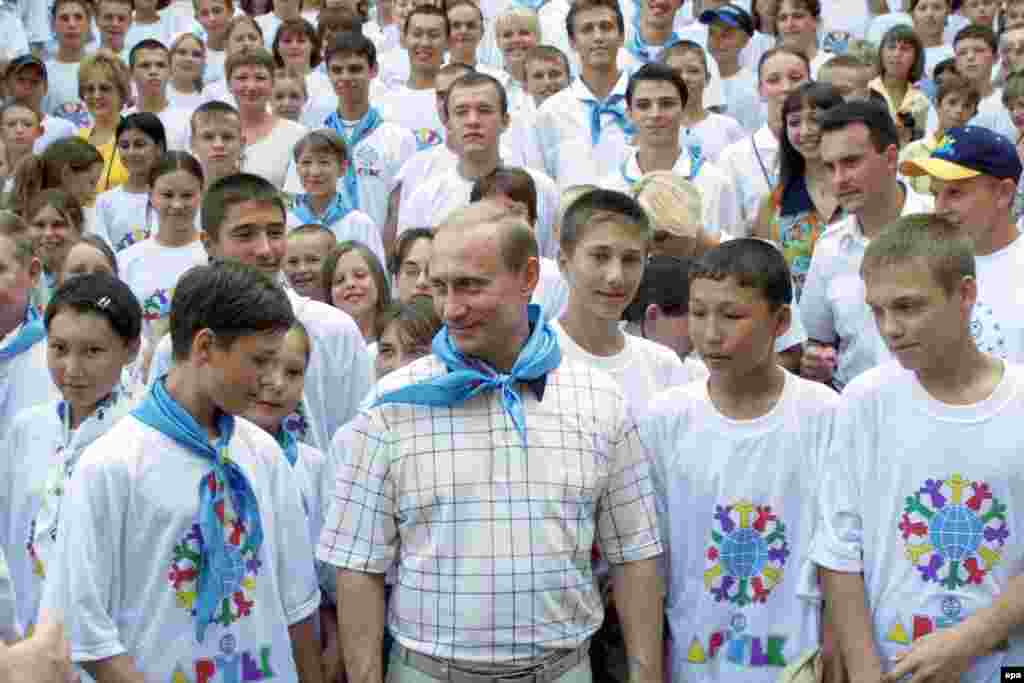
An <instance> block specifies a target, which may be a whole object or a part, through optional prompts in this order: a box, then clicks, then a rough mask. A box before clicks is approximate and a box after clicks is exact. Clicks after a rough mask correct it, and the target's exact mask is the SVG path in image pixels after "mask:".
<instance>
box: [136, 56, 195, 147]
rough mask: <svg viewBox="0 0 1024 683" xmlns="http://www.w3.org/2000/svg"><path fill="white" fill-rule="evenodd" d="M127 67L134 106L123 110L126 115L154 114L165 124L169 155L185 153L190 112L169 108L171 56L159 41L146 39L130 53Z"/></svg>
mask: <svg viewBox="0 0 1024 683" xmlns="http://www.w3.org/2000/svg"><path fill="white" fill-rule="evenodd" d="M128 65H129V67H130V68H131V74H132V84H133V85H134V86H135V92H136V94H137V99H136V102H135V106H134V107H132V108H131V109H128V110H126V111H125V115H128V114H132V113H135V112H140V111H148V112H150V113H152V114H156V116H158V117H159V118H160V122H161V123H162V124H164V134H165V135H166V137H167V149H168V151H176V150H185V149H186V148H187V147H188V137H189V129H188V128H189V123H188V117H189V114H191V113H192V112H189V111H186V110H184V109H177V108H172V107H171V103H170V101H169V100H168V99H167V83H168V80H169V79H170V77H171V53H170V52H169V51H168V50H167V48H166V47H164V45H163V43H161V42H160V41H158V40H153V39H151V38H147V39H145V40H141V41H139V42H138V43H137V44H136V45H135V47H133V48H132V49H131V52H130V53H129V56H128Z"/></svg>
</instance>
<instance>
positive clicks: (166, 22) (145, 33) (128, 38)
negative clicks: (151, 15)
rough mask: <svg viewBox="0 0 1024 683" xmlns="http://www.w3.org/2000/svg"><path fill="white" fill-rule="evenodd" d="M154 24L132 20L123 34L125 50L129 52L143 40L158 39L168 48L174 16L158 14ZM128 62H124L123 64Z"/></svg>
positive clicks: (171, 40)
mask: <svg viewBox="0 0 1024 683" xmlns="http://www.w3.org/2000/svg"><path fill="white" fill-rule="evenodd" d="M159 17H160V18H159V19H158V20H157V21H156V23H155V24H140V23H138V22H136V21H132V23H131V26H129V27H128V33H126V34H125V36H124V49H125V52H127V53H129V54H130V53H131V51H132V48H133V47H135V46H136V45H138V44H139V43H141V42H142V41H143V40H159V41H160V42H161V43H163V45H164V47H166V48H168V49H170V47H171V43H173V42H174V37H175V31H174V18H173V17H172V16H171V15H169V14H160V15H159ZM127 64H128V63H127V62H125V65H127Z"/></svg>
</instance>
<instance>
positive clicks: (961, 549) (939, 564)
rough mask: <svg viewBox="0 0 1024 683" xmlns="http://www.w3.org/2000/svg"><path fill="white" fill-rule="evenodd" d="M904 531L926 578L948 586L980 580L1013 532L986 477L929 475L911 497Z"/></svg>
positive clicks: (901, 524)
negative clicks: (975, 478) (933, 476)
mask: <svg viewBox="0 0 1024 683" xmlns="http://www.w3.org/2000/svg"><path fill="white" fill-rule="evenodd" d="M905 503H906V505H905V507H904V508H903V514H902V515H900V520H899V523H898V530H899V533H900V535H901V536H902V537H903V542H904V543H905V545H906V556H907V559H908V560H910V562H911V563H913V565H914V567H915V568H916V569H917V571H918V574H919V575H920V577H921V579H922V580H924V582H925V583H937V584H939V585H941V586H942V587H943V588H946V589H947V590H957V589H958V588H962V587H964V586H968V585H971V584H975V585H980V584H981V583H982V582H983V581H984V579H985V576H986V575H987V574H988V573H989V572H990V571H992V569H993V568H994V567H995V566H996V565H997V564H999V560H1000V558H1001V556H1002V552H1003V546H1005V545H1006V542H1007V539H1008V538H1009V537H1010V530H1009V527H1008V526H1007V524H1006V505H1004V504H1003V503H1001V502H999V500H998V499H997V498H996V497H995V496H994V495H992V490H991V487H990V486H989V485H988V484H986V483H985V482H982V481H968V480H966V479H964V478H963V477H961V475H959V474H954V475H953V476H952V477H950V478H949V479H928V480H927V481H925V482H924V485H922V486H921V488H919V489H918V490H917V492H915V493H914V494H913V495H911V496H907V498H906V499H905Z"/></svg>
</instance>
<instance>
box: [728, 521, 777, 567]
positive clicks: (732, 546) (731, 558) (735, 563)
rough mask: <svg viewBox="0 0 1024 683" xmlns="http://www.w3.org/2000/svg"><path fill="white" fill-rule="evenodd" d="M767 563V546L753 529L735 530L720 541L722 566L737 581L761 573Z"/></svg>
mask: <svg viewBox="0 0 1024 683" xmlns="http://www.w3.org/2000/svg"><path fill="white" fill-rule="evenodd" d="M767 561H768V546H767V545H765V542H764V539H763V538H761V534H759V533H757V532H756V531H754V530H753V529H737V530H736V531H734V532H733V533H731V534H729V535H728V536H726V537H725V539H724V540H723V541H722V564H723V565H725V568H726V570H727V571H728V572H729V573H730V574H731V575H733V576H735V577H736V578H738V579H748V578H750V577H752V576H756V575H757V574H760V573H761V569H762V568H763V567H764V564H765V562H767Z"/></svg>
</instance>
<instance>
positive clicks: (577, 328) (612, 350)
mask: <svg viewBox="0 0 1024 683" xmlns="http://www.w3.org/2000/svg"><path fill="white" fill-rule="evenodd" d="M575 298H576V297H575V295H574V293H573V292H572V291H571V290H570V292H569V303H568V305H567V306H566V309H565V313H564V314H563V315H562V317H561V318H559V320H558V322H559V323H561V325H562V329H563V330H565V332H566V334H568V335H569V336H570V337H571V338H572V340H573V341H574V342H576V344H578V345H579V347H580V348H582V349H583V350H584V351H586V352H587V353H590V354H593V355H595V356H614V355H615V354H617V353H621V352H622V350H623V349H625V348H626V335H625V333H623V331H622V330H621V329H619V321H618V320H606V319H601V318H598V317H596V316H595V315H594V314H592V313H589V312H588V311H585V310H582V309H583V306H582V305H580V304H579V302H578V301H574V299H575Z"/></svg>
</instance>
